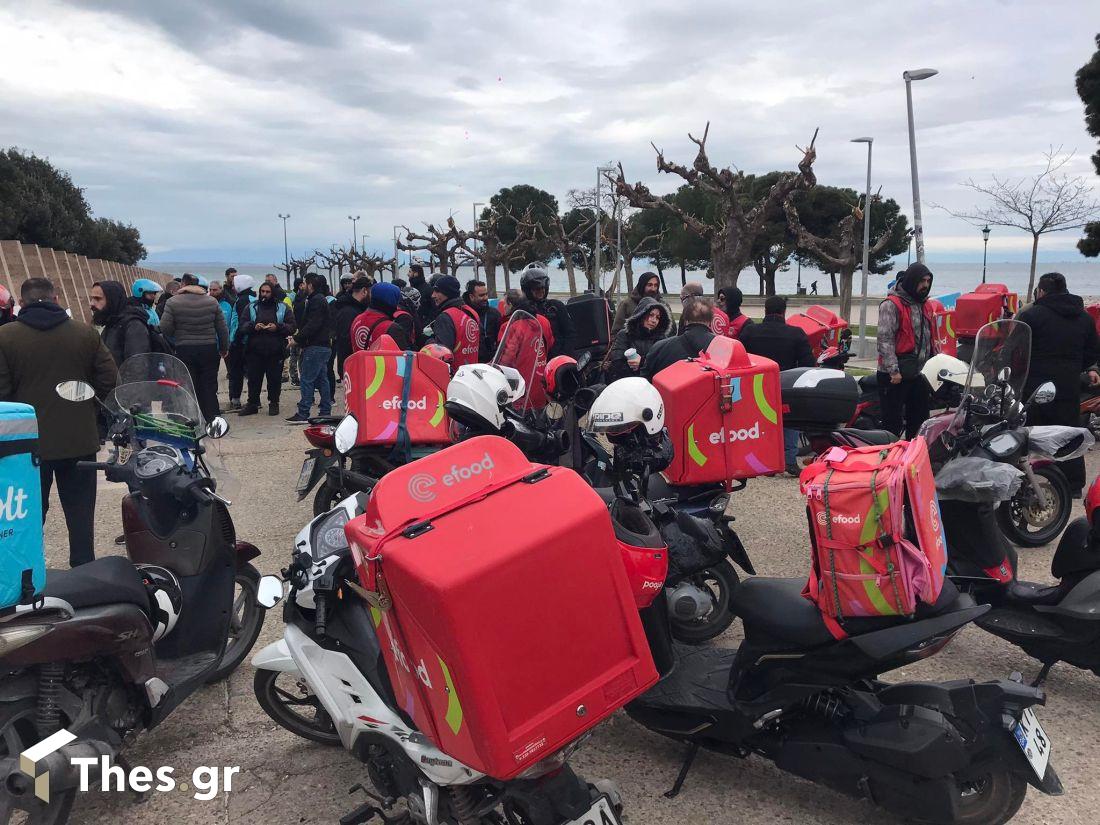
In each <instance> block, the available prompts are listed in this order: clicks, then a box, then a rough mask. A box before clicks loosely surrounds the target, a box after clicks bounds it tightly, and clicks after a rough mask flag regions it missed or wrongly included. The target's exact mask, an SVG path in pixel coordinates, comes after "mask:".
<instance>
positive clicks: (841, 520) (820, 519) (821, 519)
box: [817, 510, 863, 527]
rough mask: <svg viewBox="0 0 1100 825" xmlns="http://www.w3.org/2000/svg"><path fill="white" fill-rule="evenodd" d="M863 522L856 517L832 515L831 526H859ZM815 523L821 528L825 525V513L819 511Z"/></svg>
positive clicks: (839, 514)
mask: <svg viewBox="0 0 1100 825" xmlns="http://www.w3.org/2000/svg"><path fill="white" fill-rule="evenodd" d="M862 521H863V520H862V519H861V518H860V517H859V516H858V515H853V516H845V515H842V514H841V513H834V514H833V524H860V523H861V522H862ZM817 523H818V524H820V525H821V526H822V527H824V526H825V524H826V517H825V511H824V510H821V511H819V512H818V514H817Z"/></svg>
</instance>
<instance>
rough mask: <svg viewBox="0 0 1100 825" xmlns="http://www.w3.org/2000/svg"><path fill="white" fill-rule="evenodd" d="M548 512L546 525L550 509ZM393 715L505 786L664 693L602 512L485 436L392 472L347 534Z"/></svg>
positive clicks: (599, 503) (577, 489)
mask: <svg viewBox="0 0 1100 825" xmlns="http://www.w3.org/2000/svg"><path fill="white" fill-rule="evenodd" d="M548 502H553V504H554V506H553V508H552V510H553V515H552V517H548V513H549V512H550V511H548V510H547V503H548ZM345 529H346V532H347V534H348V540H349V543H350V544H351V547H352V552H353V554H354V556H355V561H356V565H357V567H358V571H359V578H360V580H361V582H362V584H363V586H364V587H366V588H367V589H369V590H371V591H374V592H376V593H379V594H383V593H387V594H388V595H389V598H390V600H391V604H390V606H389V608H388V609H385V610H382V609H378V608H374V609H372V610H371V615H372V617H373V619H374V622H375V626H376V628H377V632H378V635H379V642H380V644H381V647H382V651H383V654H384V656H385V659H386V666H387V669H388V671H389V675H390V679H391V681H392V683H393V686H394V694H395V696H396V698H397V702H398V704H400V705H401V707H402V708H403V709H404V711H405V712H406V713H407V714H408V715H409V717H410V718H411V719H412V720H413V722H414V723H415V724H416V726H417V728H418V729H419V730H420V731H421V732H423V733H424V734H425V735H427V736H428V737H429V738H431V740H432V741H433V742H434V743H435V744H436V745H437V746H438V747H439V748H440V749H441V750H443V751H445V752H446V753H447V754H449V755H451V756H453V757H454V758H455V759H458V760H460V761H462V762H463V763H465V764H466V765H468V766H469V767H471V768H474V769H476V770H478V771H481V772H483V773H486V774H489V775H490V776H494V777H497V778H499V779H509V778H511V777H513V776H515V775H517V774H519V773H521V772H522V771H524V770H526V769H527V768H529V767H531V766H532V765H533V764H535V763H536V762H538V761H540V760H541V759H543V758H545V757H547V756H550V755H551V754H552V753H554V751H556V750H557V749H559V748H561V747H562V746H564V745H566V744H568V743H569V742H571V741H572V740H574V739H576V738H577V737H578V736H580V735H581V734H582V733H583V732H584V731H586V730H588V729H589V728H591V727H593V726H594V725H596V724H597V723H598V722H600V721H601V720H602V719H605V718H606V717H607V716H609V715H610V714H611V713H613V712H614V711H615V710H616V709H618V708H619V707H621V706H622V705H624V704H626V703H627V702H628V701H630V700H631V699H633V698H634V697H636V696H638V695H639V694H640V693H642V692H643V691H644V690H646V689H647V688H648V687H649V686H650V685H652V684H653V683H654V682H656V680H657V671H656V669H655V667H654V664H653V658H652V656H651V655H650V652H649V646H648V643H647V641H646V637H645V633H644V631H643V629H642V625H641V619H640V618H639V616H638V609H637V607H636V606H635V602H634V597H633V595H632V592H631V589H630V585H629V583H628V581H627V576H626V571H625V569H624V567H623V562H622V557H621V554H620V551H619V547H618V544H617V542H616V540H615V534H614V530H613V528H612V524H611V518H610V516H609V514H608V511H607V505H605V504H604V503H603V500H602V499H601V498H600V496H599V495H598V494H597V493H596V492H595V491H594V490H593V489H592V488H591V487H589V486H588V485H587V484H586V483H585V482H584V480H583V479H582V478H581V477H580V476H578V475H577V474H576V473H574V472H573V471H572V470H569V469H566V468H562V467H545V466H542V465H538V464H532V463H530V462H529V461H528V460H527V459H526V458H525V457H524V455H523V453H521V452H520V451H519V449H518V448H517V447H516V446H515V445H514V444H512V443H511V442H509V441H506V440H505V439H503V438H499V437H497V436H482V437H480V438H474V439H471V440H469V441H465V442H462V443H461V444H456V445H454V446H453V447H449V448H447V449H445V450H441V451H440V452H438V453H435V454H433V455H430V456H427V457H425V458H422V459H419V460H418V461H414V462H412V463H410V464H406V465H404V466H402V467H399V468H397V469H396V470H393V471H392V472H390V473H389V474H387V475H386V476H384V477H383V478H382V480H381V481H380V482H379V483H378V486H376V487H375V488H374V493H373V494H372V496H371V500H370V504H369V505H368V508H367V512H366V513H365V514H364V515H362V516H360V517H359V518H357V519H355V520H353V521H351V522H349V523H348V525H347V526H346V528H345Z"/></svg>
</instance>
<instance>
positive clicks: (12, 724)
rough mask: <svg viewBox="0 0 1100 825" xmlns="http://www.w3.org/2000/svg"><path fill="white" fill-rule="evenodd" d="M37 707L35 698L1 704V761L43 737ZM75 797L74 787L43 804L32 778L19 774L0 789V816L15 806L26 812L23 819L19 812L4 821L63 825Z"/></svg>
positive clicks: (56, 794) (14, 755)
mask: <svg viewBox="0 0 1100 825" xmlns="http://www.w3.org/2000/svg"><path fill="white" fill-rule="evenodd" d="M36 710H37V705H36V703H35V700H34V699H22V700H20V701H17V702H3V703H0V760H3V759H6V758H8V757H17V756H18V755H19V754H21V753H22V752H23V751H24V750H26V749H27V748H29V747H31V746H32V745H35V744H37V743H38V740H39V739H41V738H42V737H41V736H39V735H38V729H37V728H36V727H35V722H34V717H35V713H36ZM24 779H25V781H23V780H24ZM4 797H7V798H6V799H5V798H4ZM75 799H76V788H71V789H70V790H67V791H64V792H62V793H54V794H52V796H51V799H50V802H49V804H46V803H45V802H42V801H41V800H40V799H38V797H36V796H35V795H34V780H32V779H30V778H29V777H23V775H22V774H18V775H16V776H14V777H13V778H12V779H11V780H9V784H8V787H7V788H4V789H0V815H3V814H5V812H6V813H7V815H8V816H11V815H12V810H13V809H14V810H15V811H25V812H26V814H27V817H26V819H22V818H20V817H21V815H20V814H15V815H14V816H13V818H12V819H11V820H9V819H7V818H4V822H9V821H14V822H27V823H35V825H65V823H66V822H68V821H69V814H70V813H71V812H72V809H73V801H74V800H75ZM9 805H10V808H9V807H8V806H9Z"/></svg>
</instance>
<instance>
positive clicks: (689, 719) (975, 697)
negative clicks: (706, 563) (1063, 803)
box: [612, 444, 1062, 823]
mask: <svg viewBox="0 0 1100 825" xmlns="http://www.w3.org/2000/svg"><path fill="white" fill-rule="evenodd" d="M616 449H617V450H621V449H629V450H630V452H632V453H633V454H634V456H635V457H634V458H633V459H632V461H633V462H634V463H635V464H636V463H637V462H638V461H639V460H640V459H638V458H637V455H638V447H637V445H636V444H629V445H624V444H620V445H616ZM618 466H621V467H628V466H630V465H629V464H628V463H627V462H626V461H625V460H624V461H623V462H621V463H620V464H619V465H618ZM659 466H660V461H659V458H658V459H657V460H656V461H654V462H653V463H652V466H651V467H650V468H649V469H656V468H658V467H659ZM647 471H648V470H647ZM620 482H621V483H620V485H619V486H620V488H622V489H625V490H628V491H629V492H628V494H627V498H626V499H625V500H624V501H623V503H622V504H621V505H620V507H619V508H617V509H618V511H619V512H623V511H626V510H628V509H629V510H631V511H632V512H633V518H635V519H636V518H638V517H646V512H645V511H646V510H647V508H648V503H647V502H646V500H645V497H644V495H643V494H642V489H643V488H644V484H645V480H644V475H643V476H641V477H638V476H635V477H634V478H623V479H620ZM615 512H616V509H614V508H613V510H612V513H613V516H614V515H615ZM803 585H804V580H796V579H775V578H764V577H753V578H750V579H747V580H745V581H743V582H741V583H740V584H739V585H738V587H737V588H736V589H735V590H734V591H733V596H732V604H731V607H732V611H733V613H734V614H735V615H737V616H740V617H741V619H742V621H743V623H744V630H745V641H744V643H743V644H742V645H741V646H740V647H739V648H737V649H736V650H726V649H721V648H713V647H682V646H678V645H676V644H674V642H673V638H672V633H671V625H670V622H669V615H668V603H667V599H666V598H665V596H664V594H663V593H661V594H659V595H658V596H657V598H656V600H655V601H654V602H653V604H652V605H651V606H650V607H647V608H645V609H644V610H643V611H642V617H643V624H644V625H645V628H646V633H647V636H648V638H649V641H650V646H651V650H652V652H653V655H654V660H655V661H656V663H657V667H658V670H659V672H660V673H661V680H660V681H659V682H658V683H657V685H656V686H655V687H653V688H652V689H651V690H650V691H648V692H647V693H645V694H644V695H643V696H641V697H640V698H639V699H636V700H635V701H634V702H632V703H631V704H630V705H628V706H627V713H628V714H629V715H630V716H631V717H632V718H633V719H634V720H635V721H637V722H639V723H640V724H642V725H643V726H645V727H646V728H648V729H650V730H652V731H654V732H655V733H659V734H662V735H663V736H667V737H669V738H671V739H674V740H677V741H681V742H684V743H685V744H687V745H688V751H687V756H686V759H685V762H684V765H683V768H682V769H681V771H680V774H679V776H678V777H677V779H676V782H675V784H674V786H673V788H672V789H671V790H670V791H669V792H668V794H666V795H667V796H675V795H676V794H678V793H679V791H680V789H681V788H682V786H683V782H684V780H685V778H686V776H687V773H688V771H689V769H690V767H691V764H692V762H693V760H694V758H695V757H696V755H697V753H698V751H699V750H700V749H701V748H703V749H707V750H711V751H714V752H717V753H721V754H725V755H729V756H737V757H739V758H745V757H747V756H749V755H752V754H756V755H759V756H763V757H765V758H768V759H771V760H772V761H773V762H774V763H775V764H776V766H777V767H779V768H781V769H783V770H785V771H789V772H790V773H793V774H795V775H797V776H801V777H803V778H805V779H809V780H811V781H815V782H821V783H822V784H825V785H828V786H830V787H832V788H834V789H836V790H839V791H841V792H843V793H846V794H849V795H851V796H855V797H857V798H862V799H866V800H868V801H871V802H874V803H876V804H878V805H881V806H882V807H884V808H887V809H889V810H891V811H894V812H896V813H898V814H900V815H903V816H906V817H912V818H915V819H919V820H921V821H927V822H941V823H963V822H965V823H1003V822H1007V821H1008V820H1009V819H1011V818H1012V816H1013V815H1014V814H1015V813H1016V812H1017V811H1018V810H1019V808H1020V805H1021V804H1022V803H1023V800H1024V796H1025V794H1026V791H1027V786H1028V785H1029V784H1030V785H1032V786H1033V787H1036V788H1038V789H1039V790H1041V791H1043V792H1044V793H1048V794H1057V793H1061V791H1062V788H1061V783H1060V782H1059V780H1058V777H1057V774H1056V773H1055V770H1054V768H1053V766H1052V765H1051V764H1050V761H1049V760H1050V742H1049V740H1048V739H1047V738H1046V735H1045V733H1044V732H1043V730H1042V728H1041V726H1040V725H1039V723H1038V722H1037V720H1036V719H1035V714H1034V711H1033V710H1032V708H1033V706H1035V705H1042V704H1043V703H1044V702H1045V696H1044V693H1043V691H1042V690H1041V689H1039V688H1036V687H1030V686H1026V685H1023V684H1021V683H1020V682H1019V681H1012V680H1009V681H991V682H981V683H978V682H974V681H972V680H959V681H953V682H942V683H929V682H902V683H898V684H888V683H885V682H882V681H879V680H878V676H879V675H880V674H883V673H886V672H889V671H891V670H895V669H897V668H899V667H903V666H905V665H907V664H910V663H912V662H915V661H918V660H921V659H924V658H927V657H929V656H932V655H934V654H936V653H937V652H939V651H940V650H942V649H943V648H944V647H945V646H946V645H947V644H948V642H950V640H951V639H952V638H953V637H954V635H955V634H956V633H957V632H958V631H959V630H960V629H962V628H963V627H964V626H966V625H967V624H968V623H969V622H971V621H973V620H974V619H976V618H978V617H980V616H982V615H983V614H985V613H987V612H988V611H989V607H988V606H977V605H976V604H975V603H974V600H973V599H972V598H970V597H969V596H967V595H965V594H961V593H960V592H959V591H958V590H957V589H956V588H955V587H954V586H953V585H951V583H950V582H945V584H944V587H943V590H942V592H941V595H940V597H939V599H938V601H937V602H936V604H934V605H925V606H922V607H921V608H920V609H919V610H918V612H917V615H916V616H915V617H913V618H912V619H910V618H908V617H902V618H897V619H894V618H886V619H858V620H848V621H847V622H846V624H845V630H846V632H847V634H848V636H847V638H844V639H836V638H835V637H834V636H833V635H832V634H831V633H830V631H829V630H828V629H827V628H826V626H825V623H824V622H823V621H822V618H821V614H820V612H819V610H818V608H817V607H816V606H815V605H814V604H812V603H811V602H809V601H808V600H806V599H805V598H804V597H803V596H802V588H803Z"/></svg>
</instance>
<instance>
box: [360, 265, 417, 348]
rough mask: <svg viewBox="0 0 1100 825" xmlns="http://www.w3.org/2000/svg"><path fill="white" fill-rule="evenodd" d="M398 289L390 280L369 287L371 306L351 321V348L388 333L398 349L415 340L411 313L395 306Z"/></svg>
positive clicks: (365, 346) (399, 294)
mask: <svg viewBox="0 0 1100 825" xmlns="http://www.w3.org/2000/svg"><path fill="white" fill-rule="evenodd" d="M400 300H401V290H400V288H398V287H396V286H394V285H393V284H389V283H384V282H383V283H380V284H375V285H374V286H373V287H371V290H370V306H368V307H367V309H365V310H363V311H362V312H360V313H359V314H358V315H357V316H355V320H354V321H352V322H351V331H350V335H351V351H352V352H356V351H358V350H361V349H366V348H367V347H369V346H370V345H371V341H375V340H377V339H378V338H380V337H382V336H383V335H388V336H390V337H391V338H392V339H393V341H394V343H395V344H397V346H398V347H400V348H401V349H410V348H411V347H412V342H413V339H414V335H413V329H412V327H413V324H412V320H413V319H412V316H411V315H410V314H409V313H408V312H405V311H404V310H401V309H398V308H397V305H398V302H399V301H400Z"/></svg>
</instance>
